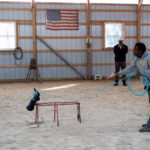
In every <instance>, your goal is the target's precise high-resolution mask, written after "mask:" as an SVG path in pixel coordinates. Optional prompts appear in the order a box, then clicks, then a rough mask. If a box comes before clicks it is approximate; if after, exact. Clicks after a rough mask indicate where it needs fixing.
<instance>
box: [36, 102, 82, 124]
mask: <svg viewBox="0 0 150 150" xmlns="http://www.w3.org/2000/svg"><path fill="white" fill-rule="evenodd" d="M58 105H77V121H79V122H80V123H81V116H80V103H79V102H76V101H71V102H48V103H37V104H35V124H37V127H39V106H54V122H55V121H56V119H57V126H59V117H58Z"/></svg>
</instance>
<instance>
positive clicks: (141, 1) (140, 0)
mask: <svg viewBox="0 0 150 150" xmlns="http://www.w3.org/2000/svg"><path fill="white" fill-rule="evenodd" d="M142 3H143V0H139V3H138V8H140V7H141V6H142Z"/></svg>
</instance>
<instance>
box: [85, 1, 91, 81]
mask: <svg viewBox="0 0 150 150" xmlns="http://www.w3.org/2000/svg"><path fill="white" fill-rule="evenodd" d="M86 18H87V19H86V20H87V24H86V26H87V28H86V30H87V39H91V37H90V0H87V9H86ZM88 45H89V46H88ZM86 48H87V79H89V80H90V78H91V49H92V45H91V44H89V43H87V41H86Z"/></svg>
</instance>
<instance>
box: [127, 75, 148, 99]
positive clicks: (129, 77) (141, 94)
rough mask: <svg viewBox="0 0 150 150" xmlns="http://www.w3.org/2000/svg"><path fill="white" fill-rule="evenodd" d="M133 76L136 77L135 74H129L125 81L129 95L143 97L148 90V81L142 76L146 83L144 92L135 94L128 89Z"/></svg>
mask: <svg viewBox="0 0 150 150" xmlns="http://www.w3.org/2000/svg"><path fill="white" fill-rule="evenodd" d="M133 76H136V73H133V74H130V75H129V76H128V80H127V86H128V89H129V91H130V92H131V93H133V94H134V95H135V96H143V95H145V94H146V93H147V92H148V89H149V80H148V79H147V78H146V77H145V76H142V78H143V79H144V80H145V82H146V88H145V90H143V91H141V92H135V91H133V90H132V89H131V88H130V79H131V78H132V77H133Z"/></svg>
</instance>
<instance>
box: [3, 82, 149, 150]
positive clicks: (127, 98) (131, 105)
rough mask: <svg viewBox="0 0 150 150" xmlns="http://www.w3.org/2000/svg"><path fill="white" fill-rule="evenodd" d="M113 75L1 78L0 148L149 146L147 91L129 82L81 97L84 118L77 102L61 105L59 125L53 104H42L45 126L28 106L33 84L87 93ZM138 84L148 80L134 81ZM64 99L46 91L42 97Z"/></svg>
mask: <svg viewBox="0 0 150 150" xmlns="http://www.w3.org/2000/svg"><path fill="white" fill-rule="evenodd" d="M112 83H113V81H112V80H96V81H94V80H92V81H83V80H66V81H45V82H42V83H36V82H31V83H23V82H20V83H0V150H150V133H139V132H138V130H139V129H140V128H141V125H142V124H143V123H145V122H146V120H147V118H146V114H147V112H148V110H150V107H149V106H150V105H149V103H148V96H147V94H146V95H144V96H135V95H133V94H132V93H131V92H129V90H128V88H127V87H124V86H122V83H120V84H119V86H118V87H111V88H110V89H107V90H106V91H104V92H102V93H99V94H98V95H96V96H93V97H91V98H87V99H84V100H81V101H80V103H81V119H82V123H81V124H80V123H79V122H77V119H76V106H60V107H59V121H60V126H59V127H57V125H56V123H54V122H53V107H40V127H39V128H37V126H36V125H35V123H34V118H35V112H34V111H32V112H29V111H27V110H26V106H27V104H28V103H29V101H30V99H31V97H32V93H33V88H37V89H38V90H39V91H40V92H41V93H49V94H50V93H51V94H53V95H56V96H61V97H66V98H76V97H82V96H86V95H88V94H91V93H93V92H96V91H98V90H101V89H103V88H105V87H107V86H109V85H110V84H112ZM131 85H132V87H133V88H136V87H139V88H140V90H143V85H142V84H139V81H137V80H135V81H131ZM53 101H55V102H56V101H63V100H58V99H54V98H51V97H49V96H46V95H42V98H41V100H40V101H39V102H53Z"/></svg>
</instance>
